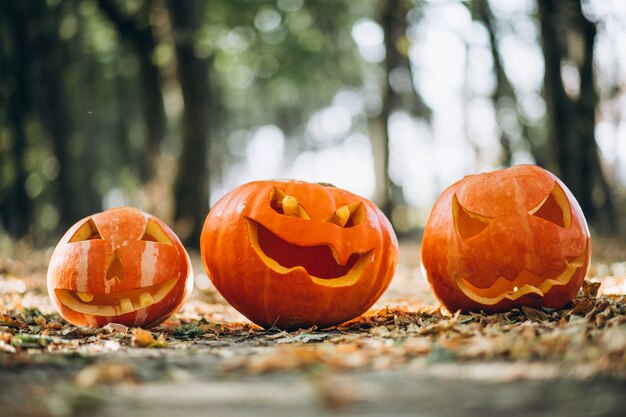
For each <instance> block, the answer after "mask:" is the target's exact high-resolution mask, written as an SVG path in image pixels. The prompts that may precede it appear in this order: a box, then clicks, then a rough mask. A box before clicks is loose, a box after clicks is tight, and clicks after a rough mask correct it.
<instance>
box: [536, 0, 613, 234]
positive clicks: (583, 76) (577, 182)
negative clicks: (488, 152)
mask: <svg viewBox="0 0 626 417" xmlns="http://www.w3.org/2000/svg"><path fill="white" fill-rule="evenodd" d="M538 11H539V20H540V23H541V41H542V49H543V55H544V60H545V77H544V90H545V98H546V104H547V113H548V131H549V138H550V143H551V145H552V150H553V153H554V156H555V159H556V161H557V165H558V168H559V174H560V176H561V178H562V179H563V181H564V182H565V183H566V184H567V186H568V187H569V188H570V189H571V190H572V192H573V194H574V195H575V196H576V199H577V200H578V202H579V203H580V206H581V207H582V209H583V212H584V213H585V216H586V217H587V219H588V220H589V221H590V223H592V224H594V225H596V226H599V227H601V228H604V229H605V230H606V231H611V230H613V231H614V230H615V226H616V222H617V216H616V214H615V207H614V205H613V199H612V194H611V190H610V187H609V185H608V183H607V181H606V179H605V177H604V174H603V172H602V166H601V161H600V156H599V152H598V147H597V144H596V141H595V135H594V129H595V111H596V105H597V102H598V96H597V93H596V90H595V86H594V75H593V46H594V39H595V35H596V27H595V25H594V24H593V23H592V22H590V21H589V20H587V19H586V18H585V16H584V15H583V13H582V8H581V3H580V0H563V1H556V0H543V1H539V2H538ZM564 62H569V63H571V64H573V65H575V67H576V69H577V70H578V73H579V75H580V83H579V86H578V87H579V91H578V92H577V94H576V92H574V93H572V92H571V91H570V92H569V94H568V91H566V89H565V88H564V85H563V80H562V72H561V71H562V70H561V66H562V64H563V63H564Z"/></svg>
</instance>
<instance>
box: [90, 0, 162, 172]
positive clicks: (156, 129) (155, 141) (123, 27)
mask: <svg viewBox="0 0 626 417" xmlns="http://www.w3.org/2000/svg"><path fill="white" fill-rule="evenodd" d="M153 3H154V2H153V1H147V2H146V3H145V4H144V5H143V7H142V8H141V9H140V10H139V11H138V12H136V13H135V14H134V15H132V16H129V15H126V14H125V13H124V12H122V11H121V10H120V9H119V6H118V4H117V3H116V2H115V1H114V0H98V6H99V7H100V10H102V12H103V13H104V14H105V15H106V16H107V18H108V19H109V20H110V21H111V23H113V25H114V26H115V29H116V30H117V33H118V34H119V35H120V37H121V38H122V39H123V40H124V41H125V42H128V43H129V44H130V45H131V46H132V48H133V50H134V51H135V54H136V56H137V57H138V59H139V64H140V73H141V77H140V81H141V94H142V106H143V117H144V124H145V127H146V145H147V146H146V150H147V155H143V156H142V157H141V158H140V159H139V163H140V170H139V171H140V176H141V177H142V178H141V179H142V180H143V181H147V180H149V179H150V178H152V176H153V175H154V170H155V164H156V159H157V157H158V155H159V147H160V145H161V143H162V142H163V138H164V137H165V133H166V131H167V120H166V116H165V106H164V104H163V94H162V92H161V80H160V74H159V68H158V67H157V65H156V64H155V63H154V62H153V60H152V56H153V53H154V50H155V48H156V46H157V41H156V39H155V37H154V34H153V33H152V27H151V26H150V21H149V14H150V11H151V9H152V6H153Z"/></svg>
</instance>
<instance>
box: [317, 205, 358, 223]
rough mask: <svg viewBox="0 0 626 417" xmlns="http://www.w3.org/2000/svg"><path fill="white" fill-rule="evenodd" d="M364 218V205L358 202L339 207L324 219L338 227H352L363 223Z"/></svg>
mask: <svg viewBox="0 0 626 417" xmlns="http://www.w3.org/2000/svg"><path fill="white" fill-rule="evenodd" d="M364 220H365V206H364V205H363V203H361V202H358V203H352V204H346V205H344V206H341V207H339V208H338V209H337V210H335V212H334V213H333V215H332V216H331V217H330V218H329V219H328V220H326V221H327V222H330V223H334V224H336V225H337V226H340V227H352V226H356V225H359V224H361V223H363V221H364Z"/></svg>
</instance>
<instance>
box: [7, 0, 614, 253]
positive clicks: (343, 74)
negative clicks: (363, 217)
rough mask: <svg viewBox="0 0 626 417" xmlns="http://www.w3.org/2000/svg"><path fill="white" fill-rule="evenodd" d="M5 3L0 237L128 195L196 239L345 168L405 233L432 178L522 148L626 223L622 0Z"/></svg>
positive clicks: (432, 193)
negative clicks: (237, 205) (242, 191)
mask: <svg viewBox="0 0 626 417" xmlns="http://www.w3.org/2000/svg"><path fill="white" fill-rule="evenodd" d="M0 8H1V9H0V214H1V219H0V245H8V244H9V243H8V242H15V241H21V242H27V243H28V244H29V245H30V244H32V245H35V246H43V245H49V244H51V243H54V242H55V241H56V240H58V239H59V237H60V233H61V232H63V231H64V230H65V229H66V228H67V227H68V226H69V225H71V224H73V223H74V222H76V221H77V220H78V219H80V218H82V217H84V216H86V215H88V214H90V213H94V212H98V211H101V210H102V209H104V208H108V207H112V206H119V205H127V204H128V205H134V206H137V207H140V208H142V209H144V210H146V211H149V212H152V213H153V214H155V215H157V216H159V217H161V218H163V219H164V220H165V221H167V222H168V223H169V224H171V225H172V226H173V228H174V229H175V230H176V231H177V232H178V233H179V234H180V236H181V238H182V239H183V240H185V241H186V242H187V243H188V244H190V245H191V246H194V245H197V242H198V239H197V238H198V235H199V233H200V229H201V226H202V222H203V220H204V217H205V215H206V213H207V211H208V209H209V207H210V205H211V204H213V203H215V202H216V201H217V200H218V199H219V198H220V197H221V196H223V195H224V194H225V193H226V192H228V191H229V190H230V189H232V188H234V187H235V186H237V185H240V184H242V183H245V182H248V181H252V180H257V179H268V178H297V179H302V180H308V181H317V182H327V183H333V184H335V185H337V186H340V187H343V188H347V189H349V190H351V191H353V192H356V193H358V194H362V195H364V196H366V197H369V198H372V199H374V200H375V201H376V202H377V203H378V204H379V205H380V207H381V208H382V209H383V210H384V211H385V213H387V214H388V215H389V217H390V218H391V219H392V221H393V223H394V226H395V228H396V231H397V232H398V234H400V235H414V234H416V233H419V230H420V228H421V227H423V225H424V223H425V221H426V218H427V216H428V214H429V212H430V209H431V207H432V204H433V202H434V200H435V199H436V198H437V196H438V194H439V193H440V192H441V191H442V190H443V189H444V188H445V187H446V186H448V185H449V184H451V183H452V182H454V181H456V180H458V179H460V178H462V177H463V176H464V175H467V174H471V173H476V172H481V171H488V170H493V169H497V168H501V167H505V166H509V165H512V164H519V163H538V164H540V165H542V166H544V167H546V168H548V169H549V170H551V171H553V172H554V173H555V174H557V175H559V176H560V177H561V179H563V181H564V182H565V183H566V184H567V185H568V187H569V188H570V189H571V190H572V192H573V193H574V194H575V196H576V197H577V199H578V201H579V203H580V204H581V206H582V208H583V211H584V212H585V215H586V216H587V219H588V221H589V223H590V225H591V226H592V228H593V229H594V230H595V231H596V232H597V233H602V234H613V235H616V236H620V235H623V234H624V230H625V228H624V225H623V223H625V222H624V221H622V222H620V221H619V220H620V218H623V217H622V216H621V214H622V213H623V212H624V211H625V203H624V202H625V198H626V46H625V45H626V1H623V0H472V1H456V0H442V1H435V0H432V1H426V0H308V1H304V0H264V1H262V0H257V1H255V0H207V1H191V0H189V1H175V0H171V1H165V0H130V1H117V0H83V1H79V0H23V1H17V0H0ZM2 242H4V243H2Z"/></svg>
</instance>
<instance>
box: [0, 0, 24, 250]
mask: <svg viewBox="0 0 626 417" xmlns="http://www.w3.org/2000/svg"><path fill="white" fill-rule="evenodd" d="M0 10H2V12H1V15H2V16H1V22H2V26H4V28H3V29H4V30H3V31H2V34H3V36H6V38H5V40H6V39H9V40H11V41H10V42H3V43H2V50H1V54H2V55H1V56H2V64H1V65H0V70H1V71H2V79H1V81H2V85H1V87H2V91H3V92H7V96H6V97H5V98H6V101H5V103H6V107H5V108H4V110H5V111H6V116H5V117H6V122H7V125H8V126H11V127H12V129H11V137H12V140H11V143H10V145H9V149H8V152H7V153H8V155H6V156H5V157H4V158H3V159H4V161H2V165H3V166H2V174H3V175H6V177H5V178H1V179H0V180H1V181H0V186H1V187H2V188H0V213H1V215H2V223H3V225H4V228H5V229H6V231H7V232H8V233H9V234H10V235H11V236H12V237H14V238H21V237H23V236H24V235H25V234H26V233H27V232H28V225H29V224H30V220H31V214H32V207H31V203H32V202H31V199H30V198H29V197H28V195H27V194H26V189H25V183H26V177H27V175H28V173H27V172H26V169H25V166H24V153H25V150H26V145H27V139H26V118H27V115H28V112H29V111H30V107H31V103H30V100H29V95H28V91H29V84H28V79H27V77H28V73H29V72H30V57H29V53H30V51H31V49H30V48H29V43H30V42H29V40H28V34H27V32H28V13H29V4H28V3H27V2H2V4H1V9H0ZM3 101H4V100H3ZM3 107H4V106H3ZM0 150H1V149H0ZM11 162H12V164H11ZM5 164H6V165H5ZM7 168H8V170H11V171H12V172H11V173H12V174H13V175H12V177H13V180H12V181H10V180H9V178H10V177H11V175H10V174H11V173H10V172H7V171H8V170H7Z"/></svg>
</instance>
